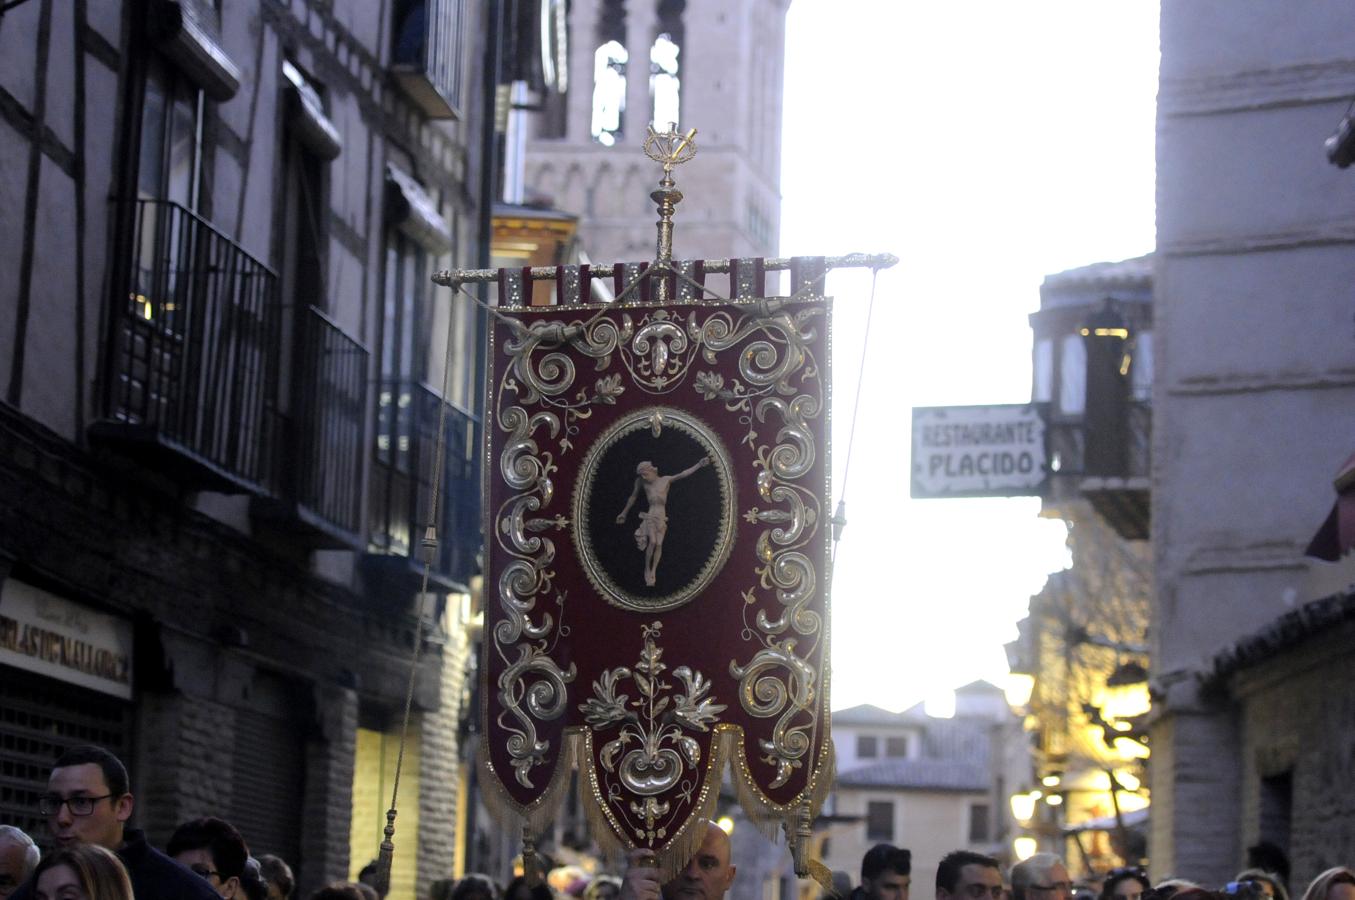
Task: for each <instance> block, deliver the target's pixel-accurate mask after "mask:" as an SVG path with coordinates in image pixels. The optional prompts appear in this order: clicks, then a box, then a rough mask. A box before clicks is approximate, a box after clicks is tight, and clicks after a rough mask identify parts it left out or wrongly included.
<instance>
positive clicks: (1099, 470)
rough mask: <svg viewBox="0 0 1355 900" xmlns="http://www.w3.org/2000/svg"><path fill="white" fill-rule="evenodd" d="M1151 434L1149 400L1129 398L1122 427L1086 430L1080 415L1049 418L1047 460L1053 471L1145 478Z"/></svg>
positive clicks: (1151, 415)
mask: <svg viewBox="0 0 1355 900" xmlns="http://www.w3.org/2000/svg"><path fill="white" fill-rule="evenodd" d="M1152 438H1153V408H1152V404H1150V403H1147V402H1144V401H1131V402H1130V403H1128V404H1127V405H1126V407H1125V421H1124V423H1123V427H1122V428H1117V429H1113V430H1111V431H1107V432H1105V433H1100V434H1094V433H1092V432H1090V431H1089V430H1088V428H1087V425H1086V423H1085V422H1084V421H1083V420H1082V419H1081V418H1078V419H1067V420H1063V421H1060V420H1054V421H1052V422H1050V424H1049V458H1050V463H1051V465H1052V466H1053V467H1054V474H1056V475H1074V476H1077V477H1084V476H1091V477H1099V478H1139V477H1144V478H1146V477H1148V476H1149V475H1151V474H1152V452H1151V448H1152ZM1098 461H1099V462H1098Z"/></svg>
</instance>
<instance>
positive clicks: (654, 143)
mask: <svg viewBox="0 0 1355 900" xmlns="http://www.w3.org/2000/svg"><path fill="white" fill-rule="evenodd" d="M645 156H648V157H649V158H650V159H652V160H654V162H656V163H660V164H661V165H662V166H663V180H662V181H660V182H659V188H658V190H656V191H653V192H651V193H650V195H649V196H650V198H652V199H653V201H654V202H655V203H657V204H658V206H659V221H658V229H659V236H658V245H657V247H656V248H655V252H654V264H653V266H652V267H651V269H652V270H653V271H654V272H655V274H657V275H659V276H660V277H659V279H658V280H657V281H656V282H655V283H654V291H653V297H654V299H655V300H657V301H658V302H660V303H663V302H665V301H667V300H668V299H669V297H668V279H667V278H666V277H664V276H666V275H667V273H668V272H670V271H671V270H672V267H673V213H675V212H676V211H677V205H678V203H679V202H680V201H681V200H682V192H681V191H679V190H678V189H677V182H675V181H673V167H674V166H679V165H682V164H683V163H685V162H687V161H688V160H689V159H691V158H692V157H693V156H696V129H695V128H693V129H692V130H690V131H688V132H687V133H686V134H685V135H680V134H678V132H677V123H673V124H672V125H670V126H669V128H668V130H667V131H663V132H658V131H655V130H654V128H653V126H650V128H649V136H648V137H646V138H645Z"/></svg>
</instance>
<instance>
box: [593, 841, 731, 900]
mask: <svg viewBox="0 0 1355 900" xmlns="http://www.w3.org/2000/svg"><path fill="white" fill-rule="evenodd" d="M648 855H649V853H648V851H646V850H633V851H631V853H630V867H629V868H628V869H627V870H626V877H625V878H624V879H622V881H621V896H620V897H619V898H618V900H659V898H660V896H662V898H663V900H724V896H725V893H726V892H727V891H728V890H729V886H730V885H731V884H733V883H734V866H733V865H732V864H731V863H730V861H729V855H730V846H729V835H727V834H725V833H724V830H723V829H721V828H720V826H719V825H716V824H715V823H714V822H707V823H706V836H705V837H704V838H703V839H702V840H701V846H700V847H698V848H697V849H696V855H695V856H693V857H692V858H691V860H690V861H689V862H688V863H687V868H685V869H683V870H682V871H681V872H679V873H678V874H677V877H675V878H674V879H673V880H672V881H670V882H668V883H667V884H664V885H660V884H659V872H658V870H657V869H651V868H647V867H645V866H644V865H642V862H643V860H644V859H645V857H647V856H648Z"/></svg>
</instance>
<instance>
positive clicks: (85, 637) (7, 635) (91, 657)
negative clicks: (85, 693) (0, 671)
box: [0, 578, 132, 700]
mask: <svg viewBox="0 0 1355 900" xmlns="http://www.w3.org/2000/svg"><path fill="white" fill-rule="evenodd" d="M0 663H3V664H5V665H10V666H14V667H15V668H18V669H25V670H27V671H29V672H35V673H37V674H39V675H46V676H49V677H51V678H56V679H59V680H61V681H65V682H69V683H70V684H75V685H79V686H80V687H85V688H90V689H91V690H95V691H100V692H102V693H105V694H112V695H113V696H115V697H121V698H123V699H124V700H130V699H132V625H131V623H130V622H128V621H126V620H124V619H119V618H117V617H115V616H110V615H106V614H104V613H100V612H95V611H94V610H91V609H88V608H86V607H84V606H81V605H79V604H77V603H72V602H71V601H69V600H65V599H63V598H61V597H58V596H56V595H55V594H49V593H48V592H46V591H44V590H41V589H39V588H35V587H33V586H32V585H30V584H24V583H23V582H22V581H15V580H14V579H12V578H11V579H8V580H6V581H5V582H4V584H3V586H0Z"/></svg>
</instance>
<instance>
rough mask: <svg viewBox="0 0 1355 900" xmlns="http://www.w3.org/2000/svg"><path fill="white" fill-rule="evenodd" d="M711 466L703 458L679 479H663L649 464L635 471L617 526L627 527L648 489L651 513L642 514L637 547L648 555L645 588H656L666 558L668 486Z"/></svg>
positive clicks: (647, 496) (680, 473)
mask: <svg viewBox="0 0 1355 900" xmlns="http://www.w3.org/2000/svg"><path fill="white" fill-rule="evenodd" d="M708 465H710V459H709V458H706V457H702V458H701V459H700V460H699V461H698V462H697V463H696V464H695V465H693V466H689V467H688V468H686V469H683V470H682V471H681V472H678V473H677V474H676V475H660V474H659V470H658V469H656V468H654V464H653V463H651V462H649V461H648V460H645V461H644V462H642V463H640V464H639V465H638V466H636V467H635V475H636V478H635V487H634V488H633V489H631V492H630V499H629V500H627V501H626V507H625V509H623V510H621V514H620V515H619V516H617V517H616V524H618V525H624V524H625V522H626V516H627V515H628V514H629V513H630V508H631V507H632V506H633V505H635V498H636V497H638V496H640V489H641V488H644V491H645V499H646V500H648V501H649V509H647V510H645V511H644V512H642V513H640V527H639V528H637V529H635V544H636V546H638V547H639V548H640V549H641V550H643V551H645V584H647V585H649V586H650V587H653V586H654V580H655V575H656V573H657V571H658V568H659V557H660V556H662V555H663V537H664V535H665V534H667V533H668V486H669V485H671V484H672V483H673V482H674V481H677V480H678V479H679V478H686V477H687V476H688V475H690V474H692V473H693V472H695V471H696V470H697V469H702V468H705V467H706V466H708Z"/></svg>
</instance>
